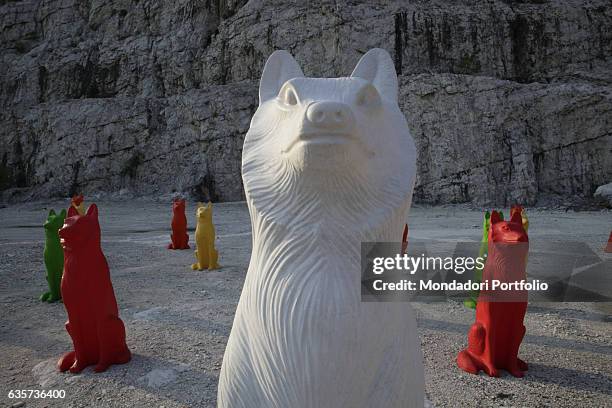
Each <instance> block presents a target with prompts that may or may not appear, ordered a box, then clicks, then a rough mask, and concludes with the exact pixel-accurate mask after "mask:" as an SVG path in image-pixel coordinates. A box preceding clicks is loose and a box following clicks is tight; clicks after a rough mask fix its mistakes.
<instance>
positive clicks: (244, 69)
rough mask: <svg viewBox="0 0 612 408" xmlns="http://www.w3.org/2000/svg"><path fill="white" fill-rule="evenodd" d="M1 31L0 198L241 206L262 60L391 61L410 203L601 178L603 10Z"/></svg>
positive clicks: (192, 4) (140, 14)
mask: <svg viewBox="0 0 612 408" xmlns="http://www.w3.org/2000/svg"><path fill="white" fill-rule="evenodd" d="M363 3H369V4H363ZM0 21H1V27H2V28H1V30H2V31H1V35H0V61H1V66H2V70H1V72H0V84H1V87H0V104H1V105H2V110H1V111H0V141H1V144H0V189H2V190H3V191H4V194H3V196H4V198H5V199H11V198H13V199H24V198H28V197H36V196H53V195H68V194H72V193H74V192H77V191H79V192H84V193H86V194H89V193H92V192H95V191H110V192H112V191H120V190H122V191H130V192H133V193H135V194H165V193H171V192H173V191H177V192H187V193H190V194H192V195H194V196H196V197H198V198H204V199H206V198H211V199H213V200H240V199H242V198H243V192H242V185H241V177H240V157H241V148H242V142H243V139H244V134H245V132H246V130H247V129H248V126H249V120H250V116H251V114H252V113H253V112H254V110H255V108H256V104H257V85H258V84H257V83H258V80H259V75H260V72H261V69H262V67H263V64H264V62H265V60H266V58H267V56H268V55H269V54H270V53H271V52H272V51H273V50H275V49H287V50H288V51H290V52H291V53H292V54H293V55H294V56H295V57H296V59H297V60H298V62H300V64H301V66H302V68H303V70H304V73H305V74H306V75H308V76H342V75H348V74H350V72H351V71H352V68H353V67H354V65H355V63H356V62H357V60H358V59H359V57H360V56H361V55H362V54H363V53H364V52H365V51H367V50H368V49H370V48H372V47H382V48H385V49H387V50H388V51H389V52H390V54H391V55H392V56H393V58H394V59H395V63H396V69H397V72H398V74H399V75H400V83H401V89H400V103H401V107H402V109H403V110H404V112H405V113H406V115H407V117H408V119H409V124H410V127H411V129H412V131H413V136H414V137H415V140H416V143H417V147H418V150H419V163H418V168H419V174H418V180H417V189H416V196H415V198H416V200H417V201H420V202H428V203H450V202H473V203H476V204H480V205H492V204H497V205H503V204H509V203H511V202H517V201H518V202H522V203H524V204H534V203H535V202H536V201H537V200H538V199H539V198H542V197H548V196H551V195H552V196H555V195H557V196H565V197H568V196H591V195H592V193H593V192H594V191H595V189H596V187H597V186H598V185H601V184H605V183H607V182H610V181H611V180H612V8H610V7H609V2H608V1H607V0H592V1H574V0H558V1H544V0H542V1H532V2H529V1H495V0H491V1H488V2H482V1H476V0H473V1H471V0H463V1H453V0H446V1H440V0H439V1H433V2H425V1H389V2H380V3H379V2H353V1H344V2H338V1H321V2H302V1H257V0H251V1H249V2H246V1H244V0H234V1H223V0H174V1H152V0H111V1H109V0H86V1H83V0H25V1H17V2H14V1H6V0H4V1H2V0H0Z"/></svg>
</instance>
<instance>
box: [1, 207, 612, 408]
mask: <svg viewBox="0 0 612 408" xmlns="http://www.w3.org/2000/svg"><path fill="white" fill-rule="evenodd" d="M62 205H65V202H54V203H42V202H36V203H28V204H22V205H12V206H9V207H5V208H0V277H1V278H2V279H0V295H1V296H0V302H1V303H0V304H1V305H2V311H1V317H0V373H1V374H2V375H1V377H0V384H1V390H0V391H1V395H0V401H1V403H2V405H6V406H15V407H16V406H27V407H45V406H48V407H54V406H63V407H91V406H95V407H97V406H102V407H125V406H131V407H166V408H169V407H185V406H194V407H212V406H214V405H215V400H216V389H217V379H218V374H219V369H220V367H221V360H222V358H223V351H224V349H225V343H226V341H227V337H228V335H229V332H230V328H231V324H232V318H233V314H234V311H235V308H236V305H237V302H238V298H239V296H240V290H241V287H242V283H243V279H244V276H245V272H246V268H247V265H248V260H249V256H250V246H251V236H250V225H249V217H248V211H247V208H246V205H245V204H244V203H229V204H218V205H216V206H215V224H216V229H217V236H218V248H219V252H220V255H221V264H222V266H223V268H222V269H220V270H218V271H214V272H194V271H192V270H191V269H190V267H189V265H191V263H192V262H193V251H192V250H189V251H169V250H167V249H165V245H166V244H167V243H168V240H169V232H168V228H169V223H170V217H171V211H170V205H168V204H160V203H158V202H154V201H147V200H126V201H123V202H119V201H109V202H106V201H103V202H99V203H98V206H99V210H100V217H101V223H102V240H103V242H102V246H103V250H104V253H105V254H106V257H107V259H108V261H109V265H110V269H111V273H112V279H113V285H114V287H115V293H116V296H117V300H118V303H119V307H120V315H121V318H122V319H123V321H124V322H125V325H126V329H127V342H128V345H129V347H130V349H131V351H132V353H133V359H132V361H131V362H130V363H129V364H126V365H121V366H113V367H111V368H110V369H109V370H108V371H107V372H104V373H100V374H96V373H94V372H93V371H92V370H91V369H90V368H88V369H86V370H85V371H84V372H83V373H81V374H79V375H72V374H61V373H58V372H57V371H56V369H55V363H56V361H57V358H58V357H59V356H60V355H61V353H63V352H65V351H67V350H69V349H70V348H71V342H70V338H69V336H68V334H67V333H66V331H65V330H64V322H65V321H66V313H65V310H64V307H63V305H62V304H61V303H57V304H46V303H42V302H40V301H39V300H38V296H39V295H40V294H41V293H42V292H43V290H44V289H45V287H46V282H45V279H44V265H43V260H42V251H43V246H44V233H43V229H42V227H41V225H42V222H43V220H44V219H45V217H46V214H47V212H48V209H49V208H55V209H57V208H60V207H61V206H62ZM193 209H194V205H193V203H191V204H190V205H189V206H188V212H189V214H191V213H192V210H193ZM529 216H530V239H531V240H533V239H546V238H548V239H560V238H567V239H569V237H571V239H578V240H582V241H585V242H587V243H588V244H589V245H590V246H591V247H592V248H593V250H594V251H596V253H597V254H599V255H600V256H601V257H610V255H609V254H604V253H603V252H602V250H601V248H602V245H603V244H604V243H605V241H606V240H607V237H608V234H609V233H610V220H611V219H612V217H611V213H610V212H609V211H601V212H562V211H548V210H536V209H533V210H531V209H530V210H529ZM480 217H481V214H480V212H477V211H473V210H470V209H467V208H463V207H433V208H432V207H428V208H420V207H417V208H413V210H412V213H411V223H410V236H411V237H415V238H438V239H439V238H441V237H444V238H445V239H450V240H477V239H479V237H480ZM188 218H189V224H190V226H191V227H192V229H193V226H194V220H193V217H192V216H189V217H188ZM191 236H192V239H193V233H192V234H191ZM414 307H415V308H416V309H417V312H418V319H419V331H420V335H421V339H422V344H423V353H424V356H425V375H426V382H427V390H426V391H427V396H428V398H429V399H430V400H431V401H432V402H433V404H434V405H435V406H436V407H480V406H514V407H547V406H550V407H583V406H593V407H604V406H608V407H610V406H612V344H611V343H612V341H611V338H612V336H611V335H612V325H611V324H610V322H611V321H612V319H611V311H612V305H611V304H609V303H565V304H560V303H556V304H554V303H541V304H530V306H529V310H528V314H527V317H526V326H527V336H526V338H525V340H524V341H523V344H522V346H521V353H520V354H521V356H522V357H523V359H524V360H525V361H527V362H528V363H530V369H529V371H528V372H527V375H526V377H525V378H522V379H516V378H513V377H511V376H509V375H507V374H506V375H503V376H502V377H501V378H489V377H487V376H484V375H482V374H481V375H479V376H474V375H469V374H466V373H464V372H462V371H460V370H459V369H458V368H457V367H456V365H455V356H456V354H457V352H458V351H459V350H461V349H462V348H463V347H465V344H466V338H467V337H466V334H467V331H468V328H469V326H470V324H471V323H472V322H473V319H474V313H473V311H471V310H467V309H465V308H464V307H463V306H462V305H460V304H459V303H456V302H448V303H436V304H415V305H414ZM15 389H63V390H65V391H66V397H65V399H63V400H50V399H44V400H43V399H21V400H15V399H12V400H10V399H8V392H9V390H15Z"/></svg>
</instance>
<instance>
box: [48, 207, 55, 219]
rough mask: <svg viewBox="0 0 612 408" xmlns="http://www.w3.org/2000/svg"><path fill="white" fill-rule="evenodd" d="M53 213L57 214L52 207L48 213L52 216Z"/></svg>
mask: <svg viewBox="0 0 612 408" xmlns="http://www.w3.org/2000/svg"><path fill="white" fill-rule="evenodd" d="M53 215H55V210H54V209H53V208H52V209H50V210H49V215H48V217H51V216H53Z"/></svg>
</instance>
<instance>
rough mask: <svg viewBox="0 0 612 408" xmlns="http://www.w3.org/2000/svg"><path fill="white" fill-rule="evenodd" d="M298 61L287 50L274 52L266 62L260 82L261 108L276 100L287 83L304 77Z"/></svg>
mask: <svg viewBox="0 0 612 408" xmlns="http://www.w3.org/2000/svg"><path fill="white" fill-rule="evenodd" d="M303 76H304V74H303V73H302V69H301V68H300V66H299V65H298V63H297V62H296V60H295V59H294V58H293V57H292V56H291V54H289V53H288V52H287V51H285V50H277V51H274V52H273V53H272V54H271V55H270V56H269V57H268V60H267V61H266V65H265V66H264V69H263V71H262V73H261V81H260V82H259V106H261V105H263V103H264V102H266V101H268V100H270V99H272V98H275V97H276V95H278V91H280V89H281V87H282V86H283V84H284V83H285V82H287V81H288V80H290V79H293V78H300V77H303Z"/></svg>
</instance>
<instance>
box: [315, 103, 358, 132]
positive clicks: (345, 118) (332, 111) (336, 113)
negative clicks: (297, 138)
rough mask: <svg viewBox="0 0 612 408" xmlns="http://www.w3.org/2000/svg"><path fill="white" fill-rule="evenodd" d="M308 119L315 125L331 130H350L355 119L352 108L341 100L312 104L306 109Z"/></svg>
mask: <svg viewBox="0 0 612 408" xmlns="http://www.w3.org/2000/svg"><path fill="white" fill-rule="evenodd" d="M306 119H307V120H308V122H310V124H311V125H313V126H315V127H318V128H324V129H330V130H348V129H349V128H351V127H352V126H353V122H354V120H355V119H354V118H353V113H352V112H351V109H350V108H349V107H348V106H347V105H345V104H343V103H339V102H315V103H313V104H311V105H310V106H308V109H307V110H306Z"/></svg>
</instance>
